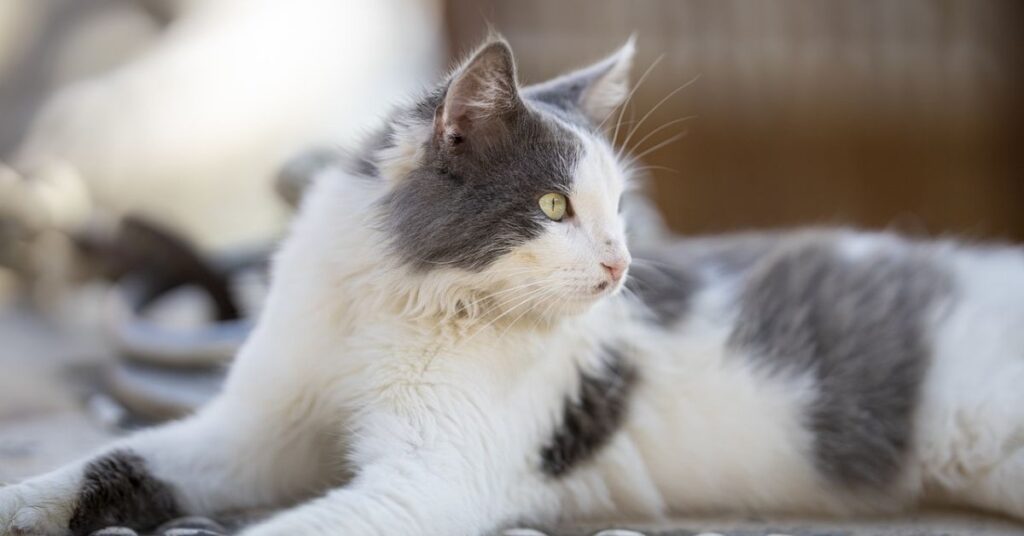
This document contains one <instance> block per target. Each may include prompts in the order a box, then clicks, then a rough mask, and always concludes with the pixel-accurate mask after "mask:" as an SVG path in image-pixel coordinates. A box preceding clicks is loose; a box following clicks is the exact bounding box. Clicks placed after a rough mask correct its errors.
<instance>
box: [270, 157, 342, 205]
mask: <svg viewBox="0 0 1024 536" xmlns="http://www.w3.org/2000/svg"><path fill="white" fill-rule="evenodd" d="M341 160H342V158H341V154H340V153H339V152H338V151H337V150H334V149H313V150H310V151H306V152H304V153H302V154H300V155H298V156H295V157H293V158H291V159H289V160H288V161H287V162H285V164H284V167H282V168H281V170H280V171H279V172H278V174H277V180H276V181H275V182H274V186H275V188H276V189H277V194H278V195H279V196H281V198H282V199H284V200H285V201H286V202H287V203H288V204H289V205H291V206H293V207H296V206H298V205H299V202H300V201H302V195H303V194H304V193H305V192H306V191H307V190H309V186H310V185H311V184H313V179H314V178H315V177H316V175H317V174H318V173H320V172H321V171H323V170H325V169H327V168H330V167H332V166H336V165H338V164H339V163H340V162H341Z"/></svg>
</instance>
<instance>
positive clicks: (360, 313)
mask: <svg viewBox="0 0 1024 536" xmlns="http://www.w3.org/2000/svg"><path fill="white" fill-rule="evenodd" d="M633 55H634V44H633V41H632V40H631V41H629V42H628V43H627V44H626V45H625V46H624V47H622V48H621V49H620V50H619V51H617V52H615V53H614V54H612V55H611V56H609V57H607V58H606V59H604V60H602V61H600V62H598V63H596V64H594V65H592V66H590V67H586V68H584V69H582V70H579V71H575V72H572V73H570V74H567V75H564V76H561V77H559V78H556V79H554V80H550V81H547V82H544V83H541V84H538V85H532V86H526V87H520V85H519V84H518V82H517V78H516V68H515V64H514V60H513V56H512V52H511V50H510V48H509V46H508V44H507V43H506V42H505V41H503V40H501V39H500V38H492V39H489V40H488V41H487V42H486V43H485V44H483V45H482V46H481V47H480V48H478V49H477V50H476V51H475V53H473V54H472V55H471V56H470V58H469V59H468V60H467V61H465V62H464V63H462V64H461V65H460V66H459V67H458V68H456V69H455V70H454V71H453V72H452V74H451V75H449V76H448V77H446V78H445V80H444V81H443V82H442V83H441V84H440V85H439V86H438V87H437V88H436V89H434V90H432V91H430V92H428V93H427V94H426V95H424V96H423V97H422V98H420V99H419V100H416V101H414V102H412V103H411V104H409V105H407V106H405V107H402V108H400V109H399V110H398V111H397V112H396V113H395V114H394V115H393V116H391V118H390V119H389V121H388V122H387V125H386V127H385V128H384V129H383V130H382V131H381V132H380V133H379V134H378V135H376V136H372V137H371V140H370V141H369V142H368V144H367V146H366V147H364V148H363V149H362V150H361V151H357V152H355V153H353V155H351V158H347V159H345V160H344V162H343V163H340V164H338V165H332V166H329V168H328V169H327V170H325V171H324V172H322V173H321V174H320V175H319V176H318V177H317V179H316V180H315V181H314V183H313V184H312V185H311V186H310V188H311V190H310V191H309V192H308V193H306V194H305V195H304V196H303V200H302V207H301V210H300V213H299V215H298V216H297V218H296V220H295V221H294V222H293V225H292V228H291V231H290V234H289V237H288V238H287V239H286V240H285V241H284V243H283V244H282V246H281V249H280V250H279V252H278V253H277V255H276V257H275V259H274V263H273V278H272V288H271V290H270V294H269V296H268V299H267V303H266V307H265V309H264V311H263V312H262V314H261V316H260V318H259V319H258V323H257V326H256V328H255V329H254V331H253V333H252V335H251V336H250V338H249V339H248V340H247V342H246V343H245V345H244V347H243V348H242V350H241V351H240V353H239V355H238V356H237V359H236V361H235V362H234V364H233V366H232V369H231V372H230V375H229V378H228V380H227V382H226V384H225V386H224V388H223V392H222V393H221V394H220V395H219V396H218V397H217V398H216V399H215V400H214V401H213V402H212V403H210V404H209V405H208V406H207V407H205V408H204V409H202V410H201V411H199V412H198V413H197V414H196V415H194V416H191V417H189V418H186V419H184V420H181V421H179V422H174V423H171V424H167V425H164V426H160V427H157V428H153V429H149V430H145V431H142V432H139V433H136V434H134V435H132V436H129V437H127V438H125V439H123V440H121V441H118V442H117V443H116V444H114V445H111V446H110V447H108V448H106V449H104V450H103V451H101V452H99V453H97V454H96V455H95V456H92V457H89V458H86V459H84V460H82V461H80V462H77V463H73V464H71V465H69V466H67V467H64V468H60V469H57V470H56V471H54V472H52V473H49V474H46V475H43V476H39V477H37V478H31V479H29V480H27V481H25V482H22V483H20V484H15V485H12V486H9V487H6V488H3V489H2V490H0V531H2V532H3V534H4V535H10V534H18V535H21V534H47V535H49V534H67V533H71V534H75V535H81V534H88V533H89V532H90V531H93V530H95V529H97V528H99V527H103V526H106V525H113V524H126V525H129V526H133V527H137V528H141V529H144V528H147V527H152V526H155V525H156V524H158V523H160V522H161V521H163V520H165V519H168V518H171V517H174V516H179V515H184V514H217V513H221V512H232V511H239V510H250V509H266V508H282V510H281V511H280V512H279V513H277V514H276V515H274V516H272V517H270V518H269V519H267V520H265V521H261V522H258V523H255V524H252V525H250V526H248V527H246V528H245V529H243V534H245V535H248V536H277V535H289V536H290V535H295V534H344V535H351V536H355V535H389V536H390V535H436V534H443V535H453V536H456V535H467V536H468V535H482V534H491V533H494V532H495V531H500V530H502V529H504V528H506V527H509V526H511V525H512V524H528V525H546V524H551V523H555V522H558V521H564V520H599V519H606V520H627V519H630V520H636V519H643V520H659V519H664V518H666V517H668V516H671V515H686V514H695V513H705V512H718V513H723V512H725V513H733V514H748V513H759V514H764V513H789V512H794V513H795V512H815V513H826V514H835V515H843V514H857V513H862V512H897V511H906V510H909V509H911V508H914V507H916V506H918V505H921V504H926V503H947V504H948V503H954V504H962V505H970V506H975V507H979V508H984V509H989V510H993V511H997V512H1002V513H1005V514H1009V515H1012V516H1017V517H1024V389H1022V388H1021V385H1024V253H1022V251H1021V250H1020V249H1016V248H1013V247H1008V246H994V245H993V246H977V245H967V244H962V243H957V242H954V241H950V240H946V241H920V240H912V239H909V238H904V237H901V236H898V235H896V234H892V233H869V232H858V231H854V230H849V229H807V230H798V231H792V232H771V233H750V234H739V235H729V236H722V237H710V238H697V239H681V240H679V241H675V242H672V243H670V244H664V245H663V246H661V247H653V248H651V249H650V251H640V250H636V251H630V250H629V248H627V245H626V241H625V236H626V235H625V221H626V215H625V214H623V213H622V212H620V209H621V208H622V207H620V200H621V198H622V194H623V191H624V190H625V189H626V188H627V186H628V183H629V179H630V172H629V169H628V166H627V165H626V163H625V162H624V161H623V159H621V158H620V157H619V155H617V153H616V151H615V149H613V147H612V145H611V143H610V142H609V140H608V139H607V138H606V137H604V136H603V135H602V133H601V132H602V127H603V124H604V123H605V122H606V121H607V120H609V119H608V118H609V117H610V116H611V114H612V113H613V112H614V111H615V110H616V109H620V106H621V105H622V104H623V102H624V101H625V100H626V99H627V97H628V95H629V93H630V91H629V87H630V83H629V71H630V67H631V64H632V61H633ZM611 120H612V121H614V120H615V119H614V118H612V119H611ZM284 507H288V508H284Z"/></svg>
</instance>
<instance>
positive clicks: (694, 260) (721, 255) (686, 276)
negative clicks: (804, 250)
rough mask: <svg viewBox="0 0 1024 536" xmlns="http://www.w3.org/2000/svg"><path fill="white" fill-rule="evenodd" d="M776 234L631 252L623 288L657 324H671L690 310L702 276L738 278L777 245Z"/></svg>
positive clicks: (720, 238)
mask: <svg viewBox="0 0 1024 536" xmlns="http://www.w3.org/2000/svg"><path fill="white" fill-rule="evenodd" d="M782 236H783V235H782V234H781V233H743V234H733V235H722V236H716V237H710V238H699V239H687V240H679V241H676V242H674V243H671V244H669V245H663V246H660V247H658V249H657V250H656V251H655V250H651V251H642V250H641V251H636V252H635V253H634V257H633V258H634V262H633V266H632V267H631V268H630V270H629V280H628V281H627V282H626V288H628V289H629V290H630V291H632V292H633V294H635V295H636V296H637V297H638V298H639V299H640V301H641V302H643V304H644V305H645V306H646V307H647V309H648V311H649V312H650V313H651V314H652V315H653V316H654V319H655V320H656V321H657V322H658V323H659V324H661V325H662V326H666V327H667V326H671V325H673V324H675V323H676V322H678V321H680V320H682V319H683V318H684V317H685V316H686V314H687V313H688V312H689V308H690V304H691V301H692V299H693V296H694V294H695V293H697V292H698V291H700V289H701V288H702V287H703V286H704V285H705V284H706V283H707V282H706V281H704V278H705V277H707V275H706V274H715V275H717V276H718V277H725V278H734V277H741V276H743V275H744V274H746V273H748V272H749V271H750V270H752V269H753V268H754V267H755V266H756V265H757V264H758V263H759V262H762V261H764V260H765V259H766V258H767V255H768V253H769V252H770V251H772V250H773V249H774V248H776V247H778V245H779V244H780V242H781V241H782Z"/></svg>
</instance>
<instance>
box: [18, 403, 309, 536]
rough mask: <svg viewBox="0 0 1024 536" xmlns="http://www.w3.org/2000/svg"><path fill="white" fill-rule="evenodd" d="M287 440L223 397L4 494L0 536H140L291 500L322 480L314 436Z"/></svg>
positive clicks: (274, 427) (265, 418)
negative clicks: (129, 535)
mask: <svg viewBox="0 0 1024 536" xmlns="http://www.w3.org/2000/svg"><path fill="white" fill-rule="evenodd" d="M281 432H282V427H281V426H277V425H275V422H274V420H273V419H271V418H269V416H268V415H261V414H259V412H258V411H254V409H253V408H252V407H249V408H245V407H238V403H237V402H235V401H232V400H231V399H226V398H223V397H222V399H219V400H218V401H216V402H214V403H213V404H212V405H211V406H209V407H207V408H206V409H204V410H203V411H202V412H201V413H199V414H197V415H195V416H193V417H191V418H189V419H187V420H184V421H180V422H177V423H172V424H169V425H166V426H162V427H159V428H155V429H152V430H147V431H144V432H141V433H138V434H136V435H133V436H131V437H128V438H126V439H125V440H122V441H119V442H117V443H116V444H114V445H112V446H110V447H108V448H106V449H104V450H103V451H101V452H100V453H99V454H97V455H95V456H93V457H90V458H87V459H84V460H82V461H79V462H75V463H73V464H70V465H68V466H65V467H63V468H60V469H58V470H56V471H53V472H51V473H48V474H45V475H42V476H39V477H36V478H32V479H29V480H26V481H24V482H22V483H19V484H14V485H11V486H7V487H3V488H0V535H2V536H21V535H25V536H28V535H32V536H37V535H43V536H49V535H61V536H63V535H66V534H73V535H76V536H77V535H84V534H89V533H90V532H92V531H94V530H96V529H98V528H102V527H104V526H109V525H126V526H129V527H132V528H137V529H140V530H144V529H147V528H152V527H154V526H155V525H158V524H160V523H162V522H164V521H166V520H168V519H170V518H172V517H175V516H180V515H184V514H212V513H216V512H222V511H225V510H233V509H241V508H252V507H259V506H264V507H265V506H272V505H277V504H280V503H282V502H284V501H286V500H294V499H296V498H297V495H299V494H300V493H301V492H306V493H308V492H309V491H310V488H312V487H313V486H314V482H315V480H316V479H317V475H320V474H323V471H322V468H318V465H319V463H318V462H319V460H320V457H319V455H318V454H319V453H318V452H317V449H318V445H316V444H315V437H316V434H315V433H308V434H305V435H299V436H297V437H292V438H291V439H288V436H283V435H282V434H281ZM299 496H300V495H299Z"/></svg>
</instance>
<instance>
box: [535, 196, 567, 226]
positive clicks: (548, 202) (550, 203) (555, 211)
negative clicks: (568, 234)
mask: <svg viewBox="0 0 1024 536" xmlns="http://www.w3.org/2000/svg"><path fill="white" fill-rule="evenodd" d="M567 205H568V203H567V202H566V199H565V196H564V195H562V194H557V193H554V192H551V193H550V194H544V195H543V196H542V197H541V198H540V209H541V210H543V211H544V215H545V216H547V217H548V218H551V219H552V220H555V221H562V218H564V217H565V210H566V207H567Z"/></svg>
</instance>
